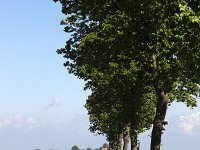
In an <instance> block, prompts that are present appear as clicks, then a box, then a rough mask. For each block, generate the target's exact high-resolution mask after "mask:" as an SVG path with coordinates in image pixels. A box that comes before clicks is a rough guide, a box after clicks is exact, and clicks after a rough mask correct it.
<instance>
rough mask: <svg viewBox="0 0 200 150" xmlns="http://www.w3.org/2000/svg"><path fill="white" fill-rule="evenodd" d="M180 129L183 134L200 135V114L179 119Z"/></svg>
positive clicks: (183, 116) (182, 116)
mask: <svg viewBox="0 0 200 150" xmlns="http://www.w3.org/2000/svg"><path fill="white" fill-rule="evenodd" d="M179 121H180V123H179V127H180V129H181V130H182V132H183V133H185V134H187V135H193V134H198V133H200V112H197V113H193V114H190V115H181V116H180V117H179Z"/></svg>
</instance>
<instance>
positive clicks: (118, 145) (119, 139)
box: [115, 133, 122, 150]
mask: <svg viewBox="0 0 200 150" xmlns="http://www.w3.org/2000/svg"><path fill="white" fill-rule="evenodd" d="M115 145H116V146H115V147H116V150H121V148H122V133H121V134H119V135H118V136H117V140H116V144H115Z"/></svg>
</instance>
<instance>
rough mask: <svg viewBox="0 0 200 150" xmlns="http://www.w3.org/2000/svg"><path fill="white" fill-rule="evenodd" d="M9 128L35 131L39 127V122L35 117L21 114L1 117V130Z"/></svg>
mask: <svg viewBox="0 0 200 150" xmlns="http://www.w3.org/2000/svg"><path fill="white" fill-rule="evenodd" d="M7 127H14V128H23V129H33V128H35V127H37V121H36V120H35V119H34V118H33V117H25V116H22V115H19V114H13V115H7V116H0V129H2V128H7Z"/></svg>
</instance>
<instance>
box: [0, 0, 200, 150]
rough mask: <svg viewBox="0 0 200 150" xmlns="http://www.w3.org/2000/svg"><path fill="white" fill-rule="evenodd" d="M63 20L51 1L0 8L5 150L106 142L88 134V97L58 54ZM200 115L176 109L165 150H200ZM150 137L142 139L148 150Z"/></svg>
mask: <svg viewBox="0 0 200 150" xmlns="http://www.w3.org/2000/svg"><path fill="white" fill-rule="evenodd" d="M64 17H65V16H64V15H62V14H61V6H60V5H59V4H58V3H57V4H55V3H54V2H53V0H45V1H41V0H40V1H39V0H34V1H26V0H19V1H16V2H15V1H2V2H1V5H0V18H1V20H0V34H1V36H0V68H1V74H0V91H1V92H0V93H1V94H0V104H1V105H0V146H1V149H4V150H13V149H16V150H19V149H20V150H34V149H35V148H41V149H42V150H47V149H49V148H53V149H59V150H69V149H70V148H71V147H72V146H73V145H74V144H77V145H78V146H79V147H80V148H87V147H93V148H96V147H99V146H101V145H102V144H103V143H104V142H105V138H104V137H101V136H94V135H93V134H91V133H89V132H88V130H87V129H88V125H89V122H88V116H87V111H86V110H85V108H84V107H83V105H84V103H85V99H86V98H87V95H88V94H89V92H88V91H83V86H84V82H83V81H81V80H79V79H77V78H76V77H74V76H73V75H69V74H68V73H67V70H66V69H65V68H64V67H63V66H62V64H63V62H64V61H65V60H64V59H63V58H62V56H59V55H57V54H56V49H57V48H60V47H63V46H64V45H65V41H66V39H67V38H68V35H67V34H66V33H64V32H63V27H62V26H60V25H59V22H60V20H61V19H63V18H64ZM199 112H200V110H199V107H198V108H195V109H193V110H189V109H188V108H187V107H186V106H184V105H183V104H173V105H172V106H171V107H170V108H169V110H168V115H167V119H168V121H169V125H168V126H167V130H166V131H165V134H164V139H163V145H164V146H163V150H165V149H174V150H178V149H181V150H188V149H189V147H190V149H193V150H195V149H197V147H200V143H199V142H198V139H199V138H200V113H199ZM148 134H149V133H148V132H147V133H145V134H143V135H141V137H140V139H141V144H142V148H143V150H145V149H149V142H150V138H149V137H148Z"/></svg>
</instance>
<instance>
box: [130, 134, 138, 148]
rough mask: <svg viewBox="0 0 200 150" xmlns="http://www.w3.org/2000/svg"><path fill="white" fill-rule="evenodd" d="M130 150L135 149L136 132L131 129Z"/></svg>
mask: <svg viewBox="0 0 200 150" xmlns="http://www.w3.org/2000/svg"><path fill="white" fill-rule="evenodd" d="M131 150H138V149H137V133H136V132H135V131H131Z"/></svg>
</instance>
